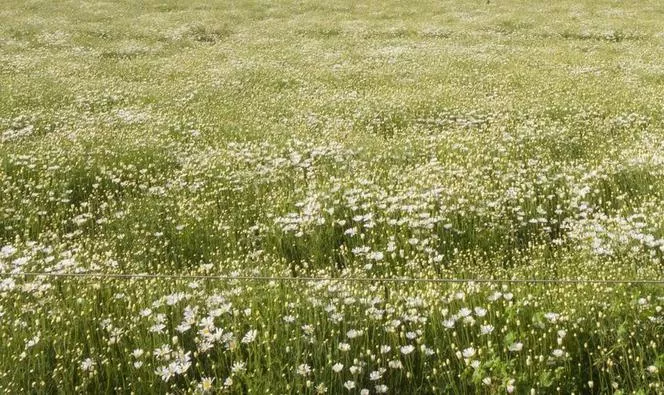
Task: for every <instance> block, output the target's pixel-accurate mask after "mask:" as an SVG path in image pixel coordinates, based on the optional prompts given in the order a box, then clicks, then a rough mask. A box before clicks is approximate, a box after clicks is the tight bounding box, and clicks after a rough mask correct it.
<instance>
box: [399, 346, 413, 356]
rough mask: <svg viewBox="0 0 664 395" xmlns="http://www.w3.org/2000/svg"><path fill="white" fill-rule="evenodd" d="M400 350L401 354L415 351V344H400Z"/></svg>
mask: <svg viewBox="0 0 664 395" xmlns="http://www.w3.org/2000/svg"><path fill="white" fill-rule="evenodd" d="M400 350H401V353H402V354H403V355H408V354H410V353H412V352H413V351H415V346H413V345H412V344H408V345H405V346H402V347H401V348H400Z"/></svg>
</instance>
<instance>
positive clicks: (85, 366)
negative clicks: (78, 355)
mask: <svg viewBox="0 0 664 395" xmlns="http://www.w3.org/2000/svg"><path fill="white" fill-rule="evenodd" d="M94 368H95V363H94V361H93V360H92V358H86V359H84V360H83V362H81V370H82V371H84V372H89V371H93V370H94Z"/></svg>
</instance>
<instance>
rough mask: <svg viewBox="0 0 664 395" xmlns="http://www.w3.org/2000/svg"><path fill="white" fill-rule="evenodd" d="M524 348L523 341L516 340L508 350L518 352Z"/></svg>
mask: <svg viewBox="0 0 664 395" xmlns="http://www.w3.org/2000/svg"><path fill="white" fill-rule="evenodd" d="M522 349H523V343H521V342H514V343H512V344H510V346H509V347H508V350H510V351H512V352H518V351H521V350H522Z"/></svg>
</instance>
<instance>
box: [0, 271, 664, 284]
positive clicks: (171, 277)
mask: <svg viewBox="0 0 664 395" xmlns="http://www.w3.org/2000/svg"><path fill="white" fill-rule="evenodd" d="M0 277H69V278H82V279H90V278H99V279H125V280H131V279H135V280H220V281H236V280H237V281H280V282H307V281H310V282H381V283H514V284H653V285H664V280H643V279H628V280H602V279H597V280H593V279H537V278H533V279H506V278H417V277H384V278H380V277H376V278H374V277H309V276H303V277H296V276H233V275H202V274H201V275H198V274H181V275H178V274H146V273H142V274H141V273H137V274H130V273H88V272H82V273H58V272H22V273H0Z"/></svg>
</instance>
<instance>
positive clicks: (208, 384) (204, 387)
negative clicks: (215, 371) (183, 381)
mask: <svg viewBox="0 0 664 395" xmlns="http://www.w3.org/2000/svg"><path fill="white" fill-rule="evenodd" d="M213 381H214V377H201V382H200V384H198V388H199V389H200V390H201V391H203V392H209V391H211V390H212V382H213Z"/></svg>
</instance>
